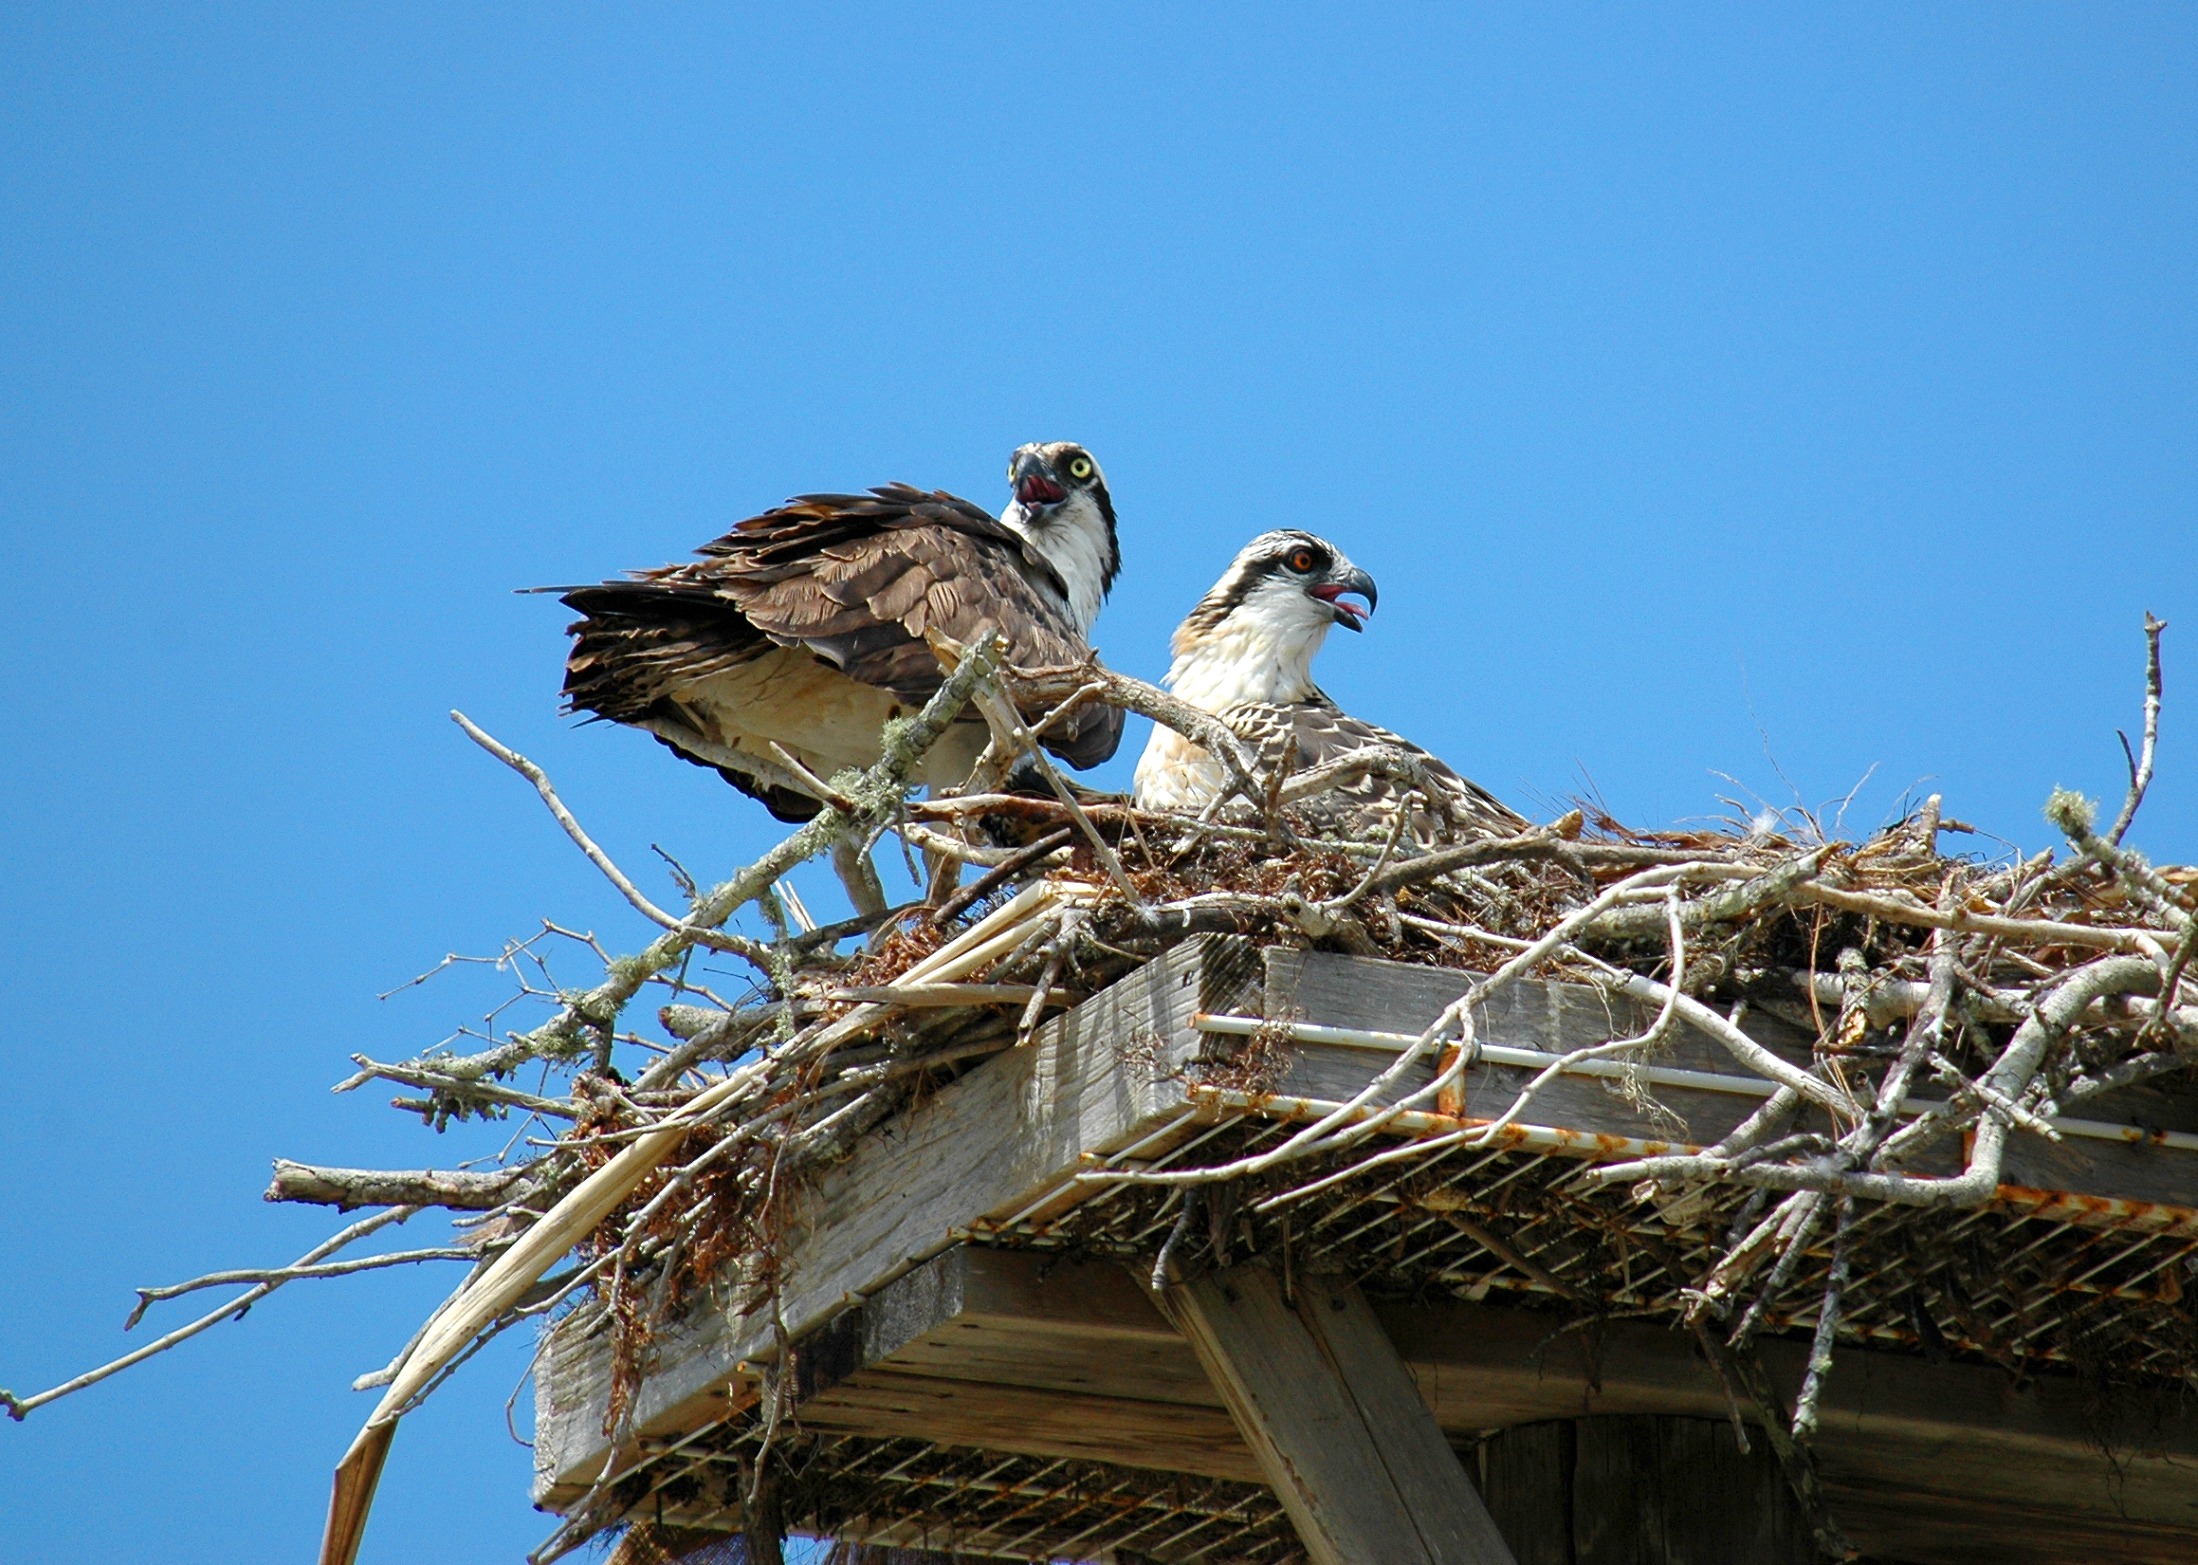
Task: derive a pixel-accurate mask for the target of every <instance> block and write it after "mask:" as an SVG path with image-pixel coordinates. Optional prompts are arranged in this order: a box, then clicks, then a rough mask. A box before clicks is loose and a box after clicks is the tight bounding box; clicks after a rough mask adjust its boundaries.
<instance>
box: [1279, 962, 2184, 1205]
mask: <svg viewBox="0 0 2198 1565" xmlns="http://www.w3.org/2000/svg"><path fill="white" fill-rule="evenodd" d="M1265 962H1266V971H1267V995H1266V1005H1267V1010H1266V1014H1267V1015H1268V1016H1270V1017H1276V1018H1282V1019H1287V1020H1292V1021H1304V1022H1312V1023H1315V1024H1317V1025H1320V1026H1327V1027H1349V1028H1359V1029H1364V1030H1368V1031H1376V1032H1393V1033H1416V1032H1418V1031H1419V1030H1420V1029H1421V1028H1423V1027H1426V1026H1427V1025H1428V1024H1430V1023H1432V1022H1433V1021H1434V1020H1435V1018H1436V1017H1438V1016H1440V1015H1441V1014H1442V1012H1443V1010H1444V1009H1445V1008H1446V1007H1447V1006H1448V1005H1450V1004H1451V1002H1453V1001H1454V1000H1456V999H1457V998H1458V997H1459V996H1460V995H1462V994H1464V993H1465V991H1466V989H1467V987H1468V986H1469V985H1470V984H1471V983H1472V982H1473V981H1474V980H1473V975H1472V974H1468V973H1458V972H1453V971H1450V970H1448V969H1445V968H1435V967H1422V966H1419V965H1417V964H1414V963H1410V962H1391V961H1382V960H1378V959H1375V958H1371V957H1356V956H1343V955H1339V954H1336V953H1332V952H1320V951H1293V950H1288V949H1285V948H1282V947H1279V946H1270V947H1268V948H1267V950H1266V952H1265ZM1648 1019H1649V1018H1648V1016H1647V1014H1646V1013H1645V1011H1644V1010H1643V1009H1642V1008H1641V1007H1638V1006H1636V1005H1635V1004H1633V1003H1632V1002H1630V1001H1627V1000H1624V999H1613V998H1609V997H1606V996H1604V995H1603V994H1601V993H1600V992H1599V991H1597V990H1594V989H1590V988H1587V987H1586V986H1584V985H1579V984H1543V983H1516V984H1510V985H1507V986H1505V987H1504V988H1503V989H1500V990H1498V991H1497V992H1496V994H1495V995H1493V996H1492V997H1491V998H1490V1000H1489V1002H1488V1003H1487V1004H1486V1005H1485V1006H1483V1007H1482V1008H1481V1009H1479V1010H1478V1011H1476V1013H1475V1022H1476V1030H1477V1032H1478V1035H1479V1037H1480V1039H1481V1041H1482V1042H1483V1043H1501V1044H1513V1045H1517V1046H1521V1047H1526V1048H1536V1049H1546V1050H1550V1051H1553V1052H1562V1051H1565V1050H1568V1049H1574V1048H1579V1047H1581V1046H1583V1045H1587V1044H1592V1043H1599V1042H1601V1041H1603V1040H1605V1039H1608V1038H1612V1037H1618V1036H1622V1035H1623V1034H1624V1033H1626V1032H1638V1031H1639V1030H1640V1029H1641V1028H1642V1027H1643V1026H1644V1025H1646V1023H1647V1021H1648ZM1742 1030H1743V1031H1745V1032H1746V1033H1748V1034H1749V1036H1751V1037H1752V1038H1754V1039H1755V1040H1756V1041H1757V1042H1758V1043H1761V1044H1763V1045H1764V1046H1765V1047H1766V1048H1768V1049H1770V1050H1771V1052H1773V1053H1774V1054H1778V1055H1780V1056H1782V1057H1784V1058H1785V1059H1788V1060H1790V1061H1793V1062H1795V1063H1797V1064H1805V1063H1807V1061H1808V1059H1809V1049H1810V1040H1809V1036H1808V1034H1806V1033H1804V1032H1802V1031H1801V1030H1800V1029H1798V1028H1796V1027H1793V1026H1790V1025H1788V1024H1787V1023H1785V1022H1782V1021H1779V1020H1777V1019H1775V1018H1773V1017H1770V1016H1766V1015H1763V1014H1761V1013H1759V1012H1750V1013H1749V1014H1748V1015H1747V1016H1746V1017H1744V1018H1743V1021H1742ZM1377 1060H1378V1056H1377V1057H1375V1058H1374V1059H1370V1058H1369V1057H1368V1051H1365V1050H1359V1049H1350V1048H1342V1047H1337V1046H1333V1045H1320V1044H1301V1045H1297V1046H1294V1047H1293V1049H1292V1051H1291V1059H1290V1063H1289V1066H1288V1068H1287V1070H1286V1071H1285V1073H1284V1075H1283V1076H1282V1078H1281V1079H1280V1080H1279V1081H1277V1082H1276V1083H1275V1084H1274V1090H1275V1091H1276V1092H1278V1093H1286V1094H1291V1095H1294V1096H1301V1097H1307V1098H1316V1099H1322V1100H1328V1101H1341V1100H1344V1099H1348V1098H1349V1097H1351V1096H1352V1095H1353V1094H1354V1093H1355V1092H1356V1091H1357V1090H1358V1089H1359V1088H1360V1087H1362V1086H1363V1085H1364V1084H1365V1082H1366V1080H1367V1079H1368V1078H1369V1077H1370V1076H1372V1075H1373V1074H1374V1073H1375V1070H1376V1068H1377ZM1657 1063H1659V1064H1669V1065H1675V1066H1679V1067H1681V1068H1684V1069H1688V1070H1702V1071H1713V1072H1718V1073H1721V1074H1725V1075H1745V1074H1747V1073H1746V1072H1745V1071H1744V1070H1743V1069H1742V1067H1740V1066H1739V1065H1738V1064H1737V1063H1736V1062H1735V1061H1734V1060H1733V1058H1732V1056H1731V1055H1729V1054H1727V1053H1725V1051H1724V1050H1723V1049H1722V1048H1720V1047H1719V1046H1718V1045H1717V1043H1716V1042H1715V1041H1714V1040H1712V1039H1710V1038H1709V1037H1707V1036H1706V1035H1705V1034H1703V1033H1701V1032H1698V1031H1696V1030H1695V1029H1693V1028H1691V1027H1680V1028H1677V1029H1675V1031H1674V1033H1673V1036H1672V1039H1671V1041H1670V1043H1669V1045H1668V1047H1667V1049H1666V1050H1665V1051H1663V1052H1661V1053H1660V1054H1659V1055H1658V1059H1657ZM1531 1075H1532V1072H1530V1071H1526V1070H1523V1069H1518V1068H1514V1067H1505V1066H1495V1065H1479V1066H1475V1067H1474V1068H1473V1069H1472V1070H1470V1071H1469V1072H1468V1073H1467V1076H1466V1080H1465V1083H1464V1092H1463V1109H1464V1113H1465V1114H1466V1115H1467V1116H1468V1117H1472V1116H1479V1117H1491V1116H1494V1115H1496V1114H1499V1113H1501V1112H1502V1111H1503V1109H1504V1108H1505V1107H1506V1106H1507V1105H1508V1104H1509V1103H1510V1102H1511V1100H1512V1098H1513V1096H1515V1095H1516V1093H1517V1092H1518V1089H1519V1088H1520V1087H1522V1086H1524V1085H1525V1084H1526V1081H1527V1080H1528V1078H1529V1077H1530V1076H1531ZM1433 1078H1434V1062H1433V1060H1432V1059H1430V1060H1429V1061H1427V1062H1426V1063H1424V1064H1423V1065H1422V1066H1421V1067H1420V1068H1419V1069H1417V1070H1416V1071H1414V1072H1412V1073H1411V1074H1410V1077H1409V1079H1408V1080H1407V1081H1406V1082H1404V1083H1402V1084H1400V1088H1399V1091H1398V1092H1397V1094H1396V1096H1400V1097H1401V1096H1403V1095H1404V1093H1406V1092H1410V1091H1412V1090H1415V1089H1417V1088H1419V1087H1422V1086H1424V1085H1425V1084H1426V1083H1428V1082H1429V1081H1431V1080H1433ZM1655 1096H1656V1098H1657V1099H1658V1101H1659V1102H1661V1103H1662V1104H1663V1105H1664V1106H1665V1107H1666V1108H1668V1109H1669V1110H1671V1111H1672V1112H1673V1113H1675V1114H1676V1115H1677V1116H1678V1117H1679V1119H1680V1120H1681V1121H1682V1122H1683V1123H1684V1125H1685V1139H1687V1140H1690V1141H1693V1142H1696V1143H1707V1142H1711V1141H1715V1140H1717V1139H1718V1138H1719V1137H1721V1136H1723V1135H1724V1134H1725V1133H1726V1132H1727V1131H1729V1130H1731V1129H1732V1127H1733V1126H1735V1125H1737V1124H1738V1123H1739V1122H1740V1121H1741V1120H1742V1119H1744V1118H1746V1117H1747V1116H1748V1114H1750V1113H1752V1112H1753V1111H1754V1110H1755V1108H1756V1107H1757V1106H1758V1102H1759V1100H1757V1099H1753V1098H1748V1097H1742V1096H1738V1095H1735V1094H1729V1093H1717V1092H1704V1091H1697V1090H1694V1089H1691V1088H1687V1087H1669V1086H1658V1087H1657V1088H1656V1089H1655ZM1922 1096H1928V1094H1922ZM2155 1101H2156V1097H2148V1096H2146V1095H2143V1094H2137V1093H2127V1094H2114V1095H2112V1096H2110V1097H2106V1098H2101V1099H2099V1100H2097V1101H2095V1102H2093V1103H2087V1104H2086V1105H2084V1109H2083V1116H2082V1117H2084V1118H2087V1119H2094V1120H2107V1121H2113V1122H2117V1123H2121V1122H2126V1123H2128V1124H2130V1125H2132V1126H2143V1127H2147V1128H2160V1127H2163V1126H2164V1125H2165V1124H2167V1123H2170V1121H2169V1120H2165V1119H2161V1118H2153V1117H2148V1114H2149V1111H2150V1108H2151V1106H2152V1105H2153V1104H2154V1103H2155ZM1429 1106H1430V1107H1432V1105H1431V1104H1430V1105H1429ZM1527 1119H1528V1121H1529V1122H1531V1123H1533V1124H1538V1125H1560V1126H1564V1127H1566V1128H1568V1129H1573V1130H1582V1131H1591V1132H1601V1133H1606V1134H1613V1135H1624V1136H1635V1137H1642V1138H1663V1139H1669V1138H1670V1137H1671V1134H1672V1127H1671V1126H1670V1125H1669V1124H1666V1123H1662V1122H1660V1121H1658V1120H1656V1119H1654V1118H1652V1117H1651V1116H1649V1115H1647V1114H1644V1113H1642V1112H1640V1111H1639V1110H1637V1109H1635V1108H1633V1107H1632V1106H1631V1105H1630V1104H1628V1103H1627V1102H1626V1101H1625V1100H1624V1099H1623V1098H1621V1097H1619V1096H1618V1095H1617V1094H1615V1093H1613V1092H1612V1091H1610V1090H1609V1089H1608V1087H1607V1086H1605V1085H1604V1084H1603V1083H1601V1082H1599V1081H1597V1080H1594V1079H1592V1078H1585V1077H1560V1078H1558V1079H1557V1080H1556V1081H1554V1082H1552V1083H1550V1084H1549V1086H1547V1087H1546V1088H1544V1089H1543V1090H1542V1092H1541V1093H1540V1094H1539V1095H1538V1096H1537V1098H1536V1099H1535V1104H1534V1107H1533V1109H1532V1110H1531V1112H1530V1113H1529V1114H1528V1115H1527ZM1804 1123H1807V1122H1806V1121H1805V1122H1804ZM1958 1155H1959V1148H1958V1146H1956V1145H1955V1144H1954V1143H1953V1142H1947V1143H1944V1144H1942V1145H1941V1146H1939V1147H1937V1148H1934V1149H1932V1151H1930V1152H1929V1153H1927V1154H1925V1155H1923V1156H1921V1157H1918V1158H1915V1159H1913V1160H1912V1161H1911V1162H1910V1163H1909V1164H1908V1165H1907V1166H1908V1168H1909V1170H1910V1171H1911V1172H1913V1173H1918V1174H1945V1173H1952V1172H1955V1171H1956V1170H1957V1169H1958V1166H1959V1160H1958ZM2000 1177H2001V1181H2002V1183H2003V1184H2004V1185H2006V1186H2008V1187H2012V1188H2016V1189H2026V1190H2047V1191H2067V1192H2071V1193H2074V1194H2077V1195H2080V1196H2085V1197H2101V1198H2105V1199H2108V1200H2113V1201H2129V1202H2149V1203H2157V1204H2159V1205H2162V1206H2167V1207H2176V1208H2182V1209H2184V1210H2185V1211H2186V1212H2187V1210H2188V1209H2189V1208H2192V1207H2198V1153H2193V1152H2190V1151H2187V1150H2182V1149H2178V1148H2170V1147H2163V1146H2155V1145H2146V1144H2142V1143H2116V1142H2111V1141H2101V1140H2096V1139H2092V1138H2089V1137H2076V1136H2069V1137H2067V1138H2066V1139H2064V1140H2063V1141H2062V1142H2060V1143H2059V1144H2058V1145H2056V1144H2055V1143H2053V1142H2050V1141H2047V1140H2045V1139H2044V1138H2043V1137H2041V1136H2036V1135H2032V1134H2030V1133H2028V1132H2017V1133H2016V1134H2015V1135H2014V1136H2012V1137H2011V1138H2010V1139H2009V1141H2008V1145H2007V1152H2006V1157H2005V1162H2004V1163H2003V1165H2002V1168H2001V1175H2000ZM2067 1215H2069V1216H2070V1217H2072V1218H2074V1219H2076V1220H2081V1216H2082V1214H2081V1210H2080V1208H2072V1209H2071V1210H2070V1212H2069V1213H2068V1214H2067Z"/></svg>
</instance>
